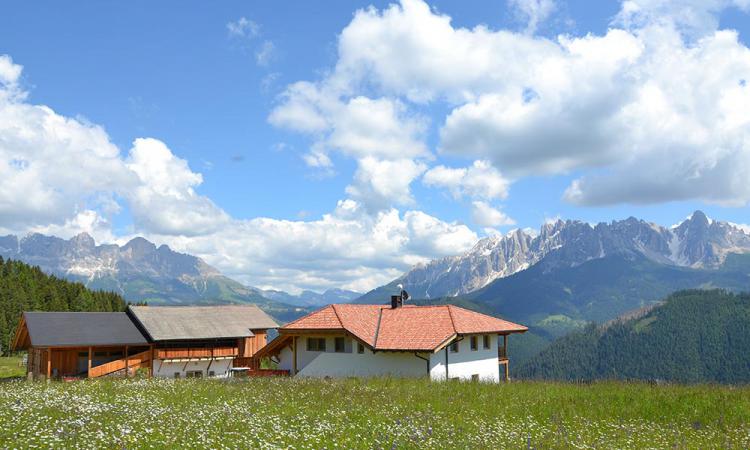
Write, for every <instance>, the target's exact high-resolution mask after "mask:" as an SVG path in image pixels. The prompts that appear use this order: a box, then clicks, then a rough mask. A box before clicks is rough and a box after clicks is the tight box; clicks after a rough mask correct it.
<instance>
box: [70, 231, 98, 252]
mask: <svg viewBox="0 0 750 450" xmlns="http://www.w3.org/2000/svg"><path fill="white" fill-rule="evenodd" d="M70 243H71V244H73V245H74V246H75V247H78V248H81V249H93V248H94V247H96V241H94V238H93V237H91V235H90V234H88V233H86V232H85V231H84V232H83V233H78V234H77V235H75V236H73V237H72V238H71V239H70Z"/></svg>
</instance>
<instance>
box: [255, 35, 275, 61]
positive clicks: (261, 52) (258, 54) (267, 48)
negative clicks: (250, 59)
mask: <svg viewBox="0 0 750 450" xmlns="http://www.w3.org/2000/svg"><path fill="white" fill-rule="evenodd" d="M275 55H276V46H275V45H274V43H273V42H271V41H268V40H266V41H263V43H262V44H260V47H259V48H258V50H256V51H255V62H256V63H258V65H259V66H262V67H268V65H269V64H271V61H272V60H273V59H274V57H275Z"/></svg>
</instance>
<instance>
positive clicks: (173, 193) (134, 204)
mask: <svg viewBox="0 0 750 450" xmlns="http://www.w3.org/2000/svg"><path fill="white" fill-rule="evenodd" d="M126 166H127V168H128V169H130V170H131V171H132V172H134V173H135V174H136V175H137V176H138V178H139V181H140V183H138V184H137V185H136V186H133V187H131V188H130V189H129V190H128V191H126V192H125V193H124V195H125V196H126V197H127V198H128V200H129V205H130V209H131V212H132V214H133V217H134V219H135V221H136V224H137V225H138V227H139V228H141V229H144V230H148V231H150V232H153V233H159V234H182V235H187V236H191V235H200V234H206V233H210V232H212V231H215V230H217V229H218V228H219V227H221V226H223V225H225V224H226V223H227V222H228V220H229V216H228V215H227V214H226V213H225V212H224V211H223V210H221V209H220V208H219V207H218V206H216V205H215V204H214V203H213V202H212V201H211V200H210V199H208V198H207V197H204V196H201V195H198V194H197V193H196V192H195V190H194V188H195V187H196V186H198V185H200V184H201V183H202V182H203V177H202V176H201V174H199V173H195V172H193V171H192V170H190V167H188V164H187V161H185V160H183V159H180V158H178V157H176V156H175V155H174V154H173V153H172V152H171V151H170V150H169V148H167V146H166V145H165V144H164V143H163V142H161V141H159V140H156V139H136V140H135V142H134V143H133V148H132V149H131V150H130V154H129V156H128V159H127V161H126Z"/></svg>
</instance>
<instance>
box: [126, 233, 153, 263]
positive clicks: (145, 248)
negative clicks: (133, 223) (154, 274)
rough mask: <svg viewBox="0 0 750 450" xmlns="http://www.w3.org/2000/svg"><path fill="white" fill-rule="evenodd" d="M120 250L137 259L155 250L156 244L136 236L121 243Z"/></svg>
mask: <svg viewBox="0 0 750 450" xmlns="http://www.w3.org/2000/svg"><path fill="white" fill-rule="evenodd" d="M122 250H123V251H126V252H130V254H131V255H132V257H133V258H134V259H139V258H142V257H143V256H145V255H148V254H150V253H153V252H155V251H156V245H154V244H153V243H152V242H151V241H149V240H147V239H145V238H142V237H140V236H138V237H135V238H133V239H131V240H130V241H128V243H127V244H125V245H123V246H122Z"/></svg>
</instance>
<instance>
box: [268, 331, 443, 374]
mask: <svg viewBox="0 0 750 450" xmlns="http://www.w3.org/2000/svg"><path fill="white" fill-rule="evenodd" d="M309 337H324V336H315V335H310V336H309ZM324 338H325V339H326V351H325V352H311V351H307V336H300V337H298V338H297V339H298V340H297V344H298V347H297V371H298V373H297V375H298V376H301V377H326V376H328V377H349V376H359V377H373V376H387V375H392V376H406V377H422V376H427V361H425V360H424V359H420V358H417V357H416V356H414V353H405V352H404V353H402V352H375V353H373V352H372V351H370V350H369V349H367V348H365V351H364V353H357V341H356V340H354V339H352V342H351V352H350V353H336V352H334V348H335V347H334V336H325V337H324ZM421 356H422V357H423V358H429V355H428V354H422V355H421ZM279 368H280V369H282V370H292V351H291V349H290V348H289V347H286V348H284V349H283V350H281V352H280V353H279Z"/></svg>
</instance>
